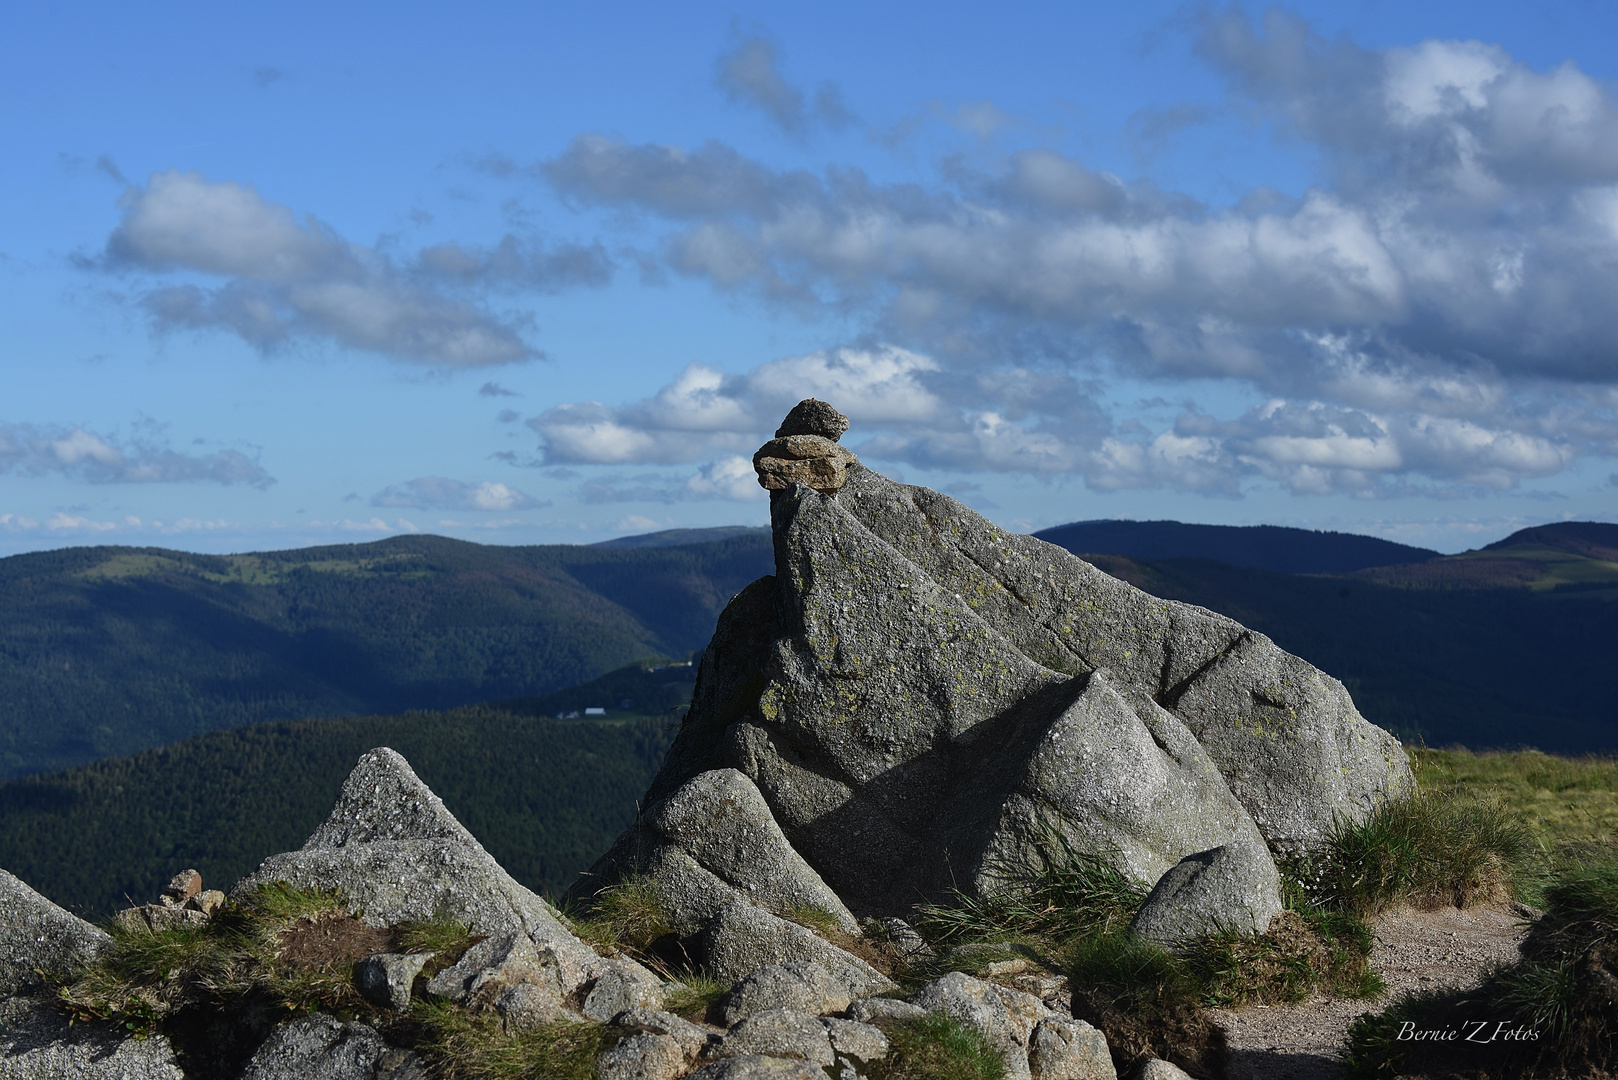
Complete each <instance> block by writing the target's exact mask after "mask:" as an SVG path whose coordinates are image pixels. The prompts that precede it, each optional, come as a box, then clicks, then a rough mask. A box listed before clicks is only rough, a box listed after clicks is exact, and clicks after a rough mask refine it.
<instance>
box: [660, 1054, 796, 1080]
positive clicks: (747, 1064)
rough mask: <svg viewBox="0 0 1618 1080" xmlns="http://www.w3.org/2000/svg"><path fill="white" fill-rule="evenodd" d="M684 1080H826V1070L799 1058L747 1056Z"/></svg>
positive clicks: (716, 1063) (729, 1060)
mask: <svg viewBox="0 0 1618 1080" xmlns="http://www.w3.org/2000/svg"><path fill="white" fill-rule="evenodd" d="M687 1080H826V1071H825V1070H824V1069H821V1068H818V1067H816V1066H814V1065H811V1064H809V1063H808V1062H807V1061H803V1060H800V1059H795V1058H779V1057H764V1056H762V1055H759V1054H747V1055H745V1056H743V1057H733V1058H725V1059H724V1060H723V1061H718V1062H715V1063H714V1064H712V1065H709V1066H708V1067H707V1068H705V1069H698V1070H697V1071H696V1072H694V1073H692V1074H691V1075H690V1076H689V1077H688V1078H687Z"/></svg>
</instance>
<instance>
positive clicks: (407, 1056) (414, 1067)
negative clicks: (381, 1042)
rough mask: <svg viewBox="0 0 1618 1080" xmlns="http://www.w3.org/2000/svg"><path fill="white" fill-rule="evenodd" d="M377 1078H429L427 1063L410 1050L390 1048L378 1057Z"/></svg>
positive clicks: (424, 1079)
mask: <svg viewBox="0 0 1618 1080" xmlns="http://www.w3.org/2000/svg"><path fill="white" fill-rule="evenodd" d="M376 1080H429V1074H428V1072H427V1063H426V1062H424V1061H423V1060H422V1059H421V1057H420V1056H419V1055H417V1054H415V1053H412V1052H411V1051H409V1050H398V1049H392V1048H390V1049H387V1050H384V1051H382V1056H381V1057H379V1058H377V1059H376Z"/></svg>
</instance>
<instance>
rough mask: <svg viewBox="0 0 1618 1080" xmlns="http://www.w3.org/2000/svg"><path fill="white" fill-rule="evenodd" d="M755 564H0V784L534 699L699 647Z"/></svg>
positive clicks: (356, 547)
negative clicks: (213, 744) (312, 725)
mask: <svg viewBox="0 0 1618 1080" xmlns="http://www.w3.org/2000/svg"><path fill="white" fill-rule="evenodd" d="M700 535H701V534H700V533H697V534H696V536H697V537H699V538H700ZM770 568H771V556H770V547H769V539H768V534H767V533H765V534H763V535H760V534H759V533H757V532H756V531H754V532H744V533H742V534H740V535H734V536H729V537H726V538H722V539H718V540H712V541H707V542H701V541H700V540H699V542H684V543H675V544H663V545H658V546H639V547H629V546H614V547H606V546H580V545H554V546H546V547H491V546H484V545H480V544H472V543H466V542H463V541H458V540H449V539H445V538H442V537H434V536H412V537H395V538H393V539H389V540H382V541H378V542H376V543H371V544H350V545H340V546H333V547H318V548H306V549H302V550H298V551H279V552H266V553H258V554H251V555H228V556H214V555H193V554H188V553H185V552H179V551H166V550H163V549H160V548H120V547H93V548H69V549H65V550H61V551H50V552H38V553H34V554H29V555H17V556H13V557H10V558H6V559H0V611H3V612H4V617H3V619H0V777H8V776H20V775H25V774H28V773H34V772H41V771H45V770H49V769H59V768H63V767H67V766H72V765H78V764H82V763H85V762H89V761H94V760H96V759H98V758H104V757H108V756H112V755H120V754H130V753H134V752H136V751H139V750H144V749H148V748H152V747H157V746H162V745H165V744H167V743H172V742H175V741H177V740H180V739H183V738H186V737H188V736H192V735H197V734H200V733H202V732H205V731H211V730H216V729H219V728H227V727H235V726H238V725H242V724H251V723H255V722H260V721H265V720H290V719H299V718H306V717H318V716H339V715H355V714H366V713H370V714H377V713H390V714H391V713H400V712H404V711H406V710H412V709H434V710H436V709H448V708H453V707H455V706H457V705H467V704H473V703H476V702H483V701H492V700H498V699H503V698H512V697H517V696H520V695H531V694H543V693H547V692H549V691H553V690H557V689H560V688H562V687H567V686H572V685H574V684H577V683H580V682H583V681H585V680H587V679H591V678H594V677H595V676H598V675H600V674H602V673H604V672H607V671H611V670H613V669H614V668H617V667H620V666H622V665H624V664H627V663H630V662H632V661H634V660H637V659H640V658H642V657H647V656H682V655H685V654H688V653H690V652H693V651H696V650H700V649H702V648H703V647H704V646H705V645H706V644H707V641H708V637H709V635H710V634H712V632H713V625H714V620H715V618H716V617H717V616H718V613H719V610H720V609H721V608H722V607H723V606H724V605H725V603H726V602H727V601H728V600H729V599H730V597H731V596H732V595H734V594H735V593H736V592H738V591H739V590H740V589H741V588H742V587H743V586H745V585H746V584H747V583H748V582H750V581H752V580H754V579H755V578H757V577H759V576H761V575H763V574H766V573H769V572H770Z"/></svg>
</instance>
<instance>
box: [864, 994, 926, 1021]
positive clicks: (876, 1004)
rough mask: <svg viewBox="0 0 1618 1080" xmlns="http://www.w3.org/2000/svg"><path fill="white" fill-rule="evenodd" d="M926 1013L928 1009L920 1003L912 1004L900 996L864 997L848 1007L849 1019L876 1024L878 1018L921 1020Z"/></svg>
mask: <svg viewBox="0 0 1618 1080" xmlns="http://www.w3.org/2000/svg"><path fill="white" fill-rule="evenodd" d="M926 1015H927V1010H926V1009H924V1008H922V1007H921V1006H920V1005H912V1004H911V1003H910V1002H908V1001H900V1000H899V999H898V998H885V997H874V998H864V999H862V1000H860V1001H856V1002H854V1003H853V1004H852V1005H850V1006H849V1007H848V1016H849V1019H851V1020H858V1021H859V1022H860V1023H862V1024H874V1023H876V1022H877V1021H878V1020H894V1021H905V1020H920V1019H921V1018H922V1017H924V1016H926Z"/></svg>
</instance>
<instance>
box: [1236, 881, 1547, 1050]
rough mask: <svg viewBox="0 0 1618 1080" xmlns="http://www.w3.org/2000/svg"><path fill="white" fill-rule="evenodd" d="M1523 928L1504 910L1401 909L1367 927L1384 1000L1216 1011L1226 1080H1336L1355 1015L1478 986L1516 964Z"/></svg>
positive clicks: (1316, 999)
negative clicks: (1415, 993) (1493, 970)
mask: <svg viewBox="0 0 1618 1080" xmlns="http://www.w3.org/2000/svg"><path fill="white" fill-rule="evenodd" d="M1523 923H1524V919H1523V916H1522V915H1520V914H1517V913H1516V912H1513V911H1512V910H1511V909H1510V908H1508V907H1505V906H1503V905H1479V906H1477V907H1472V908H1468V909H1466V910H1464V911H1462V910H1457V909H1456V908H1440V909H1438V910H1436V911H1419V910H1415V909H1412V908H1400V909H1398V910H1395V911H1390V912H1387V913H1386V914H1384V915H1380V916H1378V917H1377V918H1375V919H1373V920H1372V922H1371V928H1372V931H1373V933H1374V935H1375V944H1374V945H1373V946H1372V949H1371V969H1372V970H1373V971H1375V972H1376V973H1377V974H1378V975H1381V976H1382V978H1383V980H1384V981H1385V982H1386V983H1387V984H1388V996H1387V997H1386V998H1383V999H1381V1000H1378V1001H1351V1000H1344V999H1342V998H1329V997H1322V996H1318V995H1317V996H1316V997H1313V998H1310V999H1309V1000H1308V1001H1305V1002H1302V1003H1301V1004H1298V1005H1271V1006H1267V1007H1266V1006H1253V1007H1249V1008H1243V1009H1217V1010H1214V1017H1215V1019H1217V1020H1218V1021H1219V1023H1221V1024H1223V1025H1224V1026H1225V1031H1226V1035H1227V1037H1228V1039H1229V1043H1230V1051H1231V1066H1230V1076H1231V1078H1232V1080H1342V1072H1341V1071H1340V1070H1339V1069H1338V1068H1337V1065H1336V1059H1337V1057H1338V1056H1339V1055H1340V1054H1341V1053H1342V1052H1343V1050H1344V1048H1345V1045H1346V1043H1345V1037H1346V1035H1347V1032H1348V1025H1349V1024H1350V1023H1351V1022H1352V1021H1353V1020H1354V1019H1355V1018H1356V1017H1358V1016H1360V1015H1362V1014H1363V1013H1367V1012H1377V1011H1379V1010H1381V1009H1382V1008H1383V1007H1384V1006H1385V1005H1386V1004H1387V1002H1388V1001H1390V1000H1392V999H1393V998H1395V997H1397V996H1399V994H1401V993H1402V992H1404V991H1406V990H1430V989H1436V988H1438V987H1447V986H1455V987H1459V986H1476V985H1477V984H1478V983H1479V982H1481V981H1482V978H1483V973H1484V971H1485V970H1486V969H1488V968H1490V967H1493V966H1494V965H1496V964H1501V963H1510V962H1511V961H1513V960H1515V959H1517V943H1518V942H1520V941H1521V940H1522V938H1523V934H1524V933H1525V932H1526V930H1525V927H1524V925H1523Z"/></svg>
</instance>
